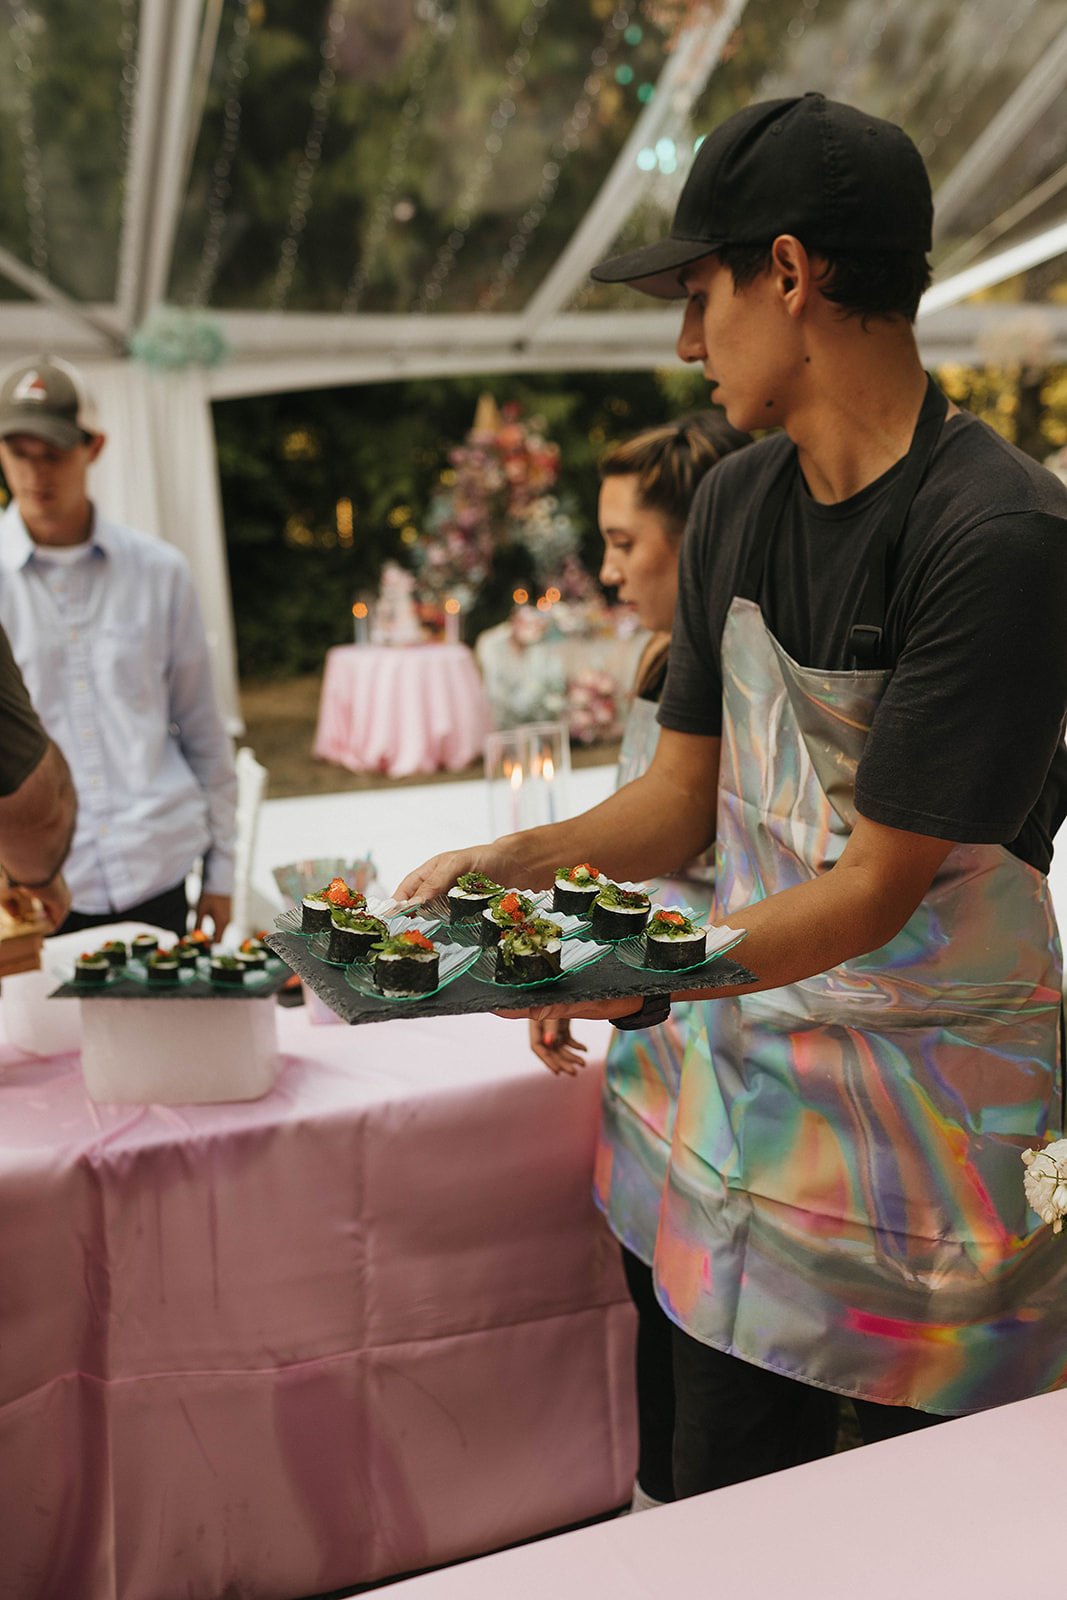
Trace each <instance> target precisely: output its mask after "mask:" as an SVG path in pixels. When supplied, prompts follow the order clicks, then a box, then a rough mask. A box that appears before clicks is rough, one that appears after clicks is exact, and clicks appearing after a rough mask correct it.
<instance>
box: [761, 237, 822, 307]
mask: <svg viewBox="0 0 1067 1600" xmlns="http://www.w3.org/2000/svg"><path fill="white" fill-rule="evenodd" d="M771 281H772V283H773V284H774V286H775V288H776V290H777V291H778V293H779V295H780V296H781V297H782V299H783V301H784V302H785V305H786V309H787V310H788V311H789V313H790V314H791V315H793V316H795V315H796V313H797V312H798V311H800V310H802V309H803V307H804V306H805V304H806V303H807V300H808V296H809V295H810V293H811V285H812V271H811V257H810V256H809V255H808V252H807V250H806V249H805V248H804V246H803V245H802V244H801V242H800V240H799V239H798V238H796V236H795V235H794V234H791V233H780V234H779V235H778V237H777V239H775V241H774V243H773V244H772V245H771Z"/></svg>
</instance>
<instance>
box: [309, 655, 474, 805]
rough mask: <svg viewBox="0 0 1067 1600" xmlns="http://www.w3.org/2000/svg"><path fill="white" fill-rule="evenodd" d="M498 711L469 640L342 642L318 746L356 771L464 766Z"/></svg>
mask: <svg viewBox="0 0 1067 1600" xmlns="http://www.w3.org/2000/svg"><path fill="white" fill-rule="evenodd" d="M492 725H493V724H492V717H491V714H490V711H489V702H488V700H487V699H486V695H485V689H484V688H483V686H482V680H481V676H480V675H479V672H478V668H477V666H476V665H475V660H474V656H473V654H472V653H471V651H470V650H468V648H467V646H466V645H464V644H426V645H412V646H408V647H406V648H403V649H402V648H399V647H398V648H391V647H389V646H387V645H352V644H349V645H338V646H336V647H335V648H334V649H333V650H329V651H327V653H326V666H325V669H324V672H323V679H322V696H321V699H320V701H319V722H318V729H317V731H316V734H315V744H314V753H315V755H316V756H318V757H319V759H320V760H322V761H333V762H336V763H337V765H339V766H342V767H347V768H348V769H349V771H350V772H387V773H389V775H390V776H391V777H394V778H405V777H409V776H410V775H411V774H412V773H416V772H439V771H440V770H441V769H442V768H445V769H447V770H448V771H450V772H458V771H459V770H460V769H461V768H463V767H466V766H469V765H470V763H471V762H472V761H475V760H477V758H478V757H479V756H480V755H481V753H482V747H483V745H484V743H485V736H486V734H487V733H488V732H489V730H490V728H491V727H492Z"/></svg>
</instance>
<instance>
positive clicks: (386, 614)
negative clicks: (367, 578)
mask: <svg viewBox="0 0 1067 1600" xmlns="http://www.w3.org/2000/svg"><path fill="white" fill-rule="evenodd" d="M414 589H415V579H414V577H413V576H412V574H411V573H410V572H407V571H405V569H404V568H403V567H402V566H400V564H399V563H398V562H396V561H387V562H386V563H385V566H384V567H383V568H382V580H381V587H380V588H379V591H378V600H377V604H376V605H375V607H374V617H373V620H372V622H371V630H370V634H371V639H372V641H373V642H374V643H375V644H395V645H404V644H419V643H421V641H422V623H421V621H420V618H419V612H418V607H417V606H416V604H415V597H414Z"/></svg>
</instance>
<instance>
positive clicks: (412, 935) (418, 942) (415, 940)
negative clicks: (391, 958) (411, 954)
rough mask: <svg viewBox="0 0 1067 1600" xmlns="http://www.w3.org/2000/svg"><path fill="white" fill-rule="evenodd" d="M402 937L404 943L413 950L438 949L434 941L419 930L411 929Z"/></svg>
mask: <svg viewBox="0 0 1067 1600" xmlns="http://www.w3.org/2000/svg"><path fill="white" fill-rule="evenodd" d="M400 937H401V939H402V940H403V942H404V943H405V944H406V945H410V947H411V948H412V949H413V950H433V949H435V948H436V946H435V945H434V943H433V941H432V940H431V939H427V937H426V935H425V934H424V933H420V932H419V931H418V929H417V928H409V929H408V931H407V932H406V933H402V934H401V935H400Z"/></svg>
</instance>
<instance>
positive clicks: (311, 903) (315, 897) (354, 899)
mask: <svg viewBox="0 0 1067 1600" xmlns="http://www.w3.org/2000/svg"><path fill="white" fill-rule="evenodd" d="M366 904H367V897H366V895H365V894H360V892H359V890H358V889H351V888H349V886H348V884H347V883H346V882H345V880H344V879H343V878H331V879H330V882H329V883H328V884H327V885H326V887H325V889H315V890H313V891H312V893H311V894H306V895H305V896H304V898H303V900H302V901H301V904H300V931H301V933H325V932H326V930H327V929H328V928H329V926H330V914H331V912H334V911H362V910H363V908H364V906H365V905H366Z"/></svg>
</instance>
